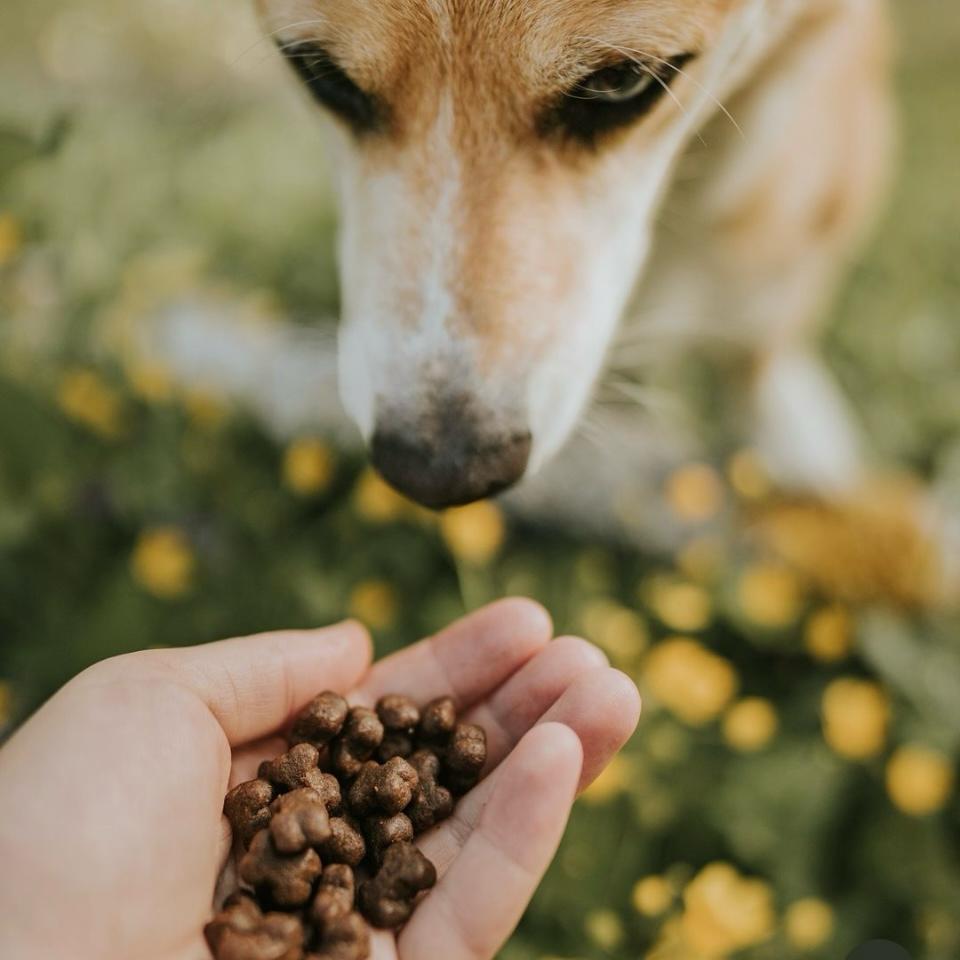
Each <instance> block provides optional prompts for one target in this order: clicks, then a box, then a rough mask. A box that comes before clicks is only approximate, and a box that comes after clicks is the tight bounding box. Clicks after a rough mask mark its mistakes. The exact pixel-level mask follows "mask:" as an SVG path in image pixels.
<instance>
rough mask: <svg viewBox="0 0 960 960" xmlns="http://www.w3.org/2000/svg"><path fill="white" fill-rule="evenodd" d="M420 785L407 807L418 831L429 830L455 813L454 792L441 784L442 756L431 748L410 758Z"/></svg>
mask: <svg viewBox="0 0 960 960" xmlns="http://www.w3.org/2000/svg"><path fill="white" fill-rule="evenodd" d="M409 763H410V766H412V767H413V769H414V770H416V771H417V776H418V777H419V781H420V782H419V785H418V786H417V789H416V792H415V793H414V795H413V800H411V801H410V806H408V807H407V808H406V814H407V816H408V817H409V818H410V821H411V823H412V824H413V829H414V830H415V831H416V832H417V833H423V832H424V831H425V830H429V829H430V828H431V827H432V826H434V825H435V824H438V823H440V821H441V820H446V819H447V818H448V817H449V816H450V815H451V814H452V813H453V794H452V793H451V792H450V791H449V790H448V789H447V788H446V787H444V786H441V784H440V758H439V757H438V756H437V755H436V754H435V753H433V752H432V751H431V750H418V751H417V752H416V753H415V754H414V755H413V756H412V757H410V760H409Z"/></svg>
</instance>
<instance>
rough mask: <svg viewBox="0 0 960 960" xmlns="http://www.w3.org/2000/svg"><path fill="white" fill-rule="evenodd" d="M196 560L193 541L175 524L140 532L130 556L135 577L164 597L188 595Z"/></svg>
mask: <svg viewBox="0 0 960 960" xmlns="http://www.w3.org/2000/svg"><path fill="white" fill-rule="evenodd" d="M195 566H196V561H195V559H194V555H193V550H192V548H191V546H190V542H189V540H188V539H187V537H186V535H185V534H184V533H183V531H182V530H179V529H177V528H176V527H154V528H153V529H151V530H145V531H144V532H143V533H141V534H140V537H139V539H138V540H137V543H136V546H135V547H134V550H133V556H132V558H131V569H132V572H133V577H134V579H135V580H136V581H137V583H139V584H140V586H141V587H143V589H144V590H146V591H147V592H148V593H152V594H153V595H154V596H156V597H160V598H161V599H163V600H173V599H176V598H177V597H180V596H182V595H183V594H185V593H186V592H187V591H188V590H189V589H190V586H191V583H192V580H193V574H194V568H195Z"/></svg>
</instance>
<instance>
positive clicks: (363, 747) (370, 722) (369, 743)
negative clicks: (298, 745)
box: [330, 707, 383, 779]
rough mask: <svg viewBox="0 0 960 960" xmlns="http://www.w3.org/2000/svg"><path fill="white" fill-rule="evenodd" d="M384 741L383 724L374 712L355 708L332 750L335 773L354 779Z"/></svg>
mask: <svg viewBox="0 0 960 960" xmlns="http://www.w3.org/2000/svg"><path fill="white" fill-rule="evenodd" d="M382 741H383V724H382V723H381V722H380V718H379V717H378V716H377V714H376V713H375V712H374V711H373V710H369V709H368V708H367V707H353V708H352V709H351V710H350V712H349V713H348V714H347V719H346V722H345V723H344V725H343V730H342V732H341V734H340V736H339V737H337V738H336V739H335V740H334V742H333V744H332V746H331V750H330V759H331V762H332V765H333V769H334V771H336V772H337V773H339V774H341V775H342V776H345V777H349V778H350V779H352V778H353V777H355V776H356V775H357V774H358V773H359V772H360V770H361V768H362V767H363V765H364V763H365V762H366V761H367V760H369V759H370V757H371V756H372V755H373V751H374V750H376V749H377V747H379V746H380V744H381V742H382Z"/></svg>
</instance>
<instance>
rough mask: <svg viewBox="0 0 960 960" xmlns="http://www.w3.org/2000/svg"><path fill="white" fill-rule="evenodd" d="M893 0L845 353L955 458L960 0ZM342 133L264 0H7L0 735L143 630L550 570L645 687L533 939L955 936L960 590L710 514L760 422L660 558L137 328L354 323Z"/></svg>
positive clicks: (876, 429) (697, 480)
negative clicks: (263, 11) (254, 404)
mask: <svg viewBox="0 0 960 960" xmlns="http://www.w3.org/2000/svg"><path fill="white" fill-rule="evenodd" d="M896 12H897V16H898V22H899V26H900V30H901V47H902V50H903V54H902V63H901V66H900V69H899V74H898V88H899V91H900V93H901V97H902V101H903V107H904V110H903V116H904V119H903V123H904V138H903V158H902V164H901V166H902V169H901V172H900V175H899V178H898V184H897V189H896V193H895V196H894V198H893V201H892V204H891V209H890V211H889V213H888V214H887V216H886V217H885V218H884V220H883V222H882V224H881V225H880V228H879V230H878V231H877V235H876V239H875V241H874V243H873V244H872V246H871V248H870V250H869V252H868V255H867V256H866V257H865V258H864V260H863V262H862V263H861V264H859V265H858V268H857V270H856V272H855V275H854V277H853V278H852V280H851V282H850V284H849V285H848V287H847V289H846V290H845V292H844V295H843V297H842V298H841V301H840V303H839V304H838V306H837V308H836V311H835V317H834V322H833V323H832V324H831V325H830V327H829V329H828V332H827V338H828V348H829V355H830V360H831V363H832V365H833V366H834V367H835V369H836V370H837V372H838V375H839V376H840V377H841V379H842V380H843V381H844V383H845V384H846V385H847V386H848V388H849V389H850V392H851V394H852V395H853V397H854V398H855V400H856V402H857V404H858V407H859V409H860V411H861V413H862V415H863V416H864V418H865V419H866V420H867V422H868V424H869V426H870V429H871V432H872V435H873V437H874V438H875V440H876V442H877V444H878V447H879V448H880V449H881V450H882V452H883V454H884V455H885V456H886V457H888V458H889V459H891V460H897V461H898V462H901V463H905V464H907V465H909V466H910V467H911V468H912V469H913V471H914V472H915V473H916V474H917V476H919V477H921V478H922V479H924V480H933V481H935V482H937V483H938V484H940V485H941V486H943V487H944V488H945V489H951V484H953V483H956V482H957V479H958V478H960V424H958V420H960V377H958V376H957V371H958V369H960V269H958V266H957V264H958V263H960V181H958V178H957V164H958V159H960V125H958V123H957V122H956V120H957V108H958V104H957V91H958V89H960V12H958V11H957V9H956V8H955V7H954V6H953V5H950V4H947V3H943V2H941V0H911V2H910V3H902V4H900V5H899V6H898V7H897V11H896ZM323 156H324V155H323V147H322V141H321V139H320V136H319V133H318V130H317V125H316V123H315V121H314V117H313V114H312V109H311V108H310V107H309V106H308V105H307V104H306V103H305V101H304V99H303V98H302V97H301V96H299V95H298V93H297V92H296V91H295V89H294V87H293V84H292V83H290V82H289V80H288V78H287V76H286V74H285V72H284V71H283V69H282V68H281V66H280V65H279V64H278V63H277V62H276V59H275V57H274V56H273V55H272V50H271V48H270V46H269V44H265V43H261V42H258V34H257V32H256V28H255V26H254V23H253V18H252V15H251V12H250V10H249V9H248V7H247V5H246V4H234V3H230V2H227V0H210V2H208V3H206V4H203V5H197V4H194V3H188V2H187V0H125V2H123V3H120V2H118V0H81V2H76V3H72V4H65V3H62V2H54V0H29V2H27V0H7V2H6V3H5V4H4V5H3V6H2V8H0V736H2V735H3V732H9V731H10V730H11V729H13V727H14V726H15V724H16V723H17V721H18V720H19V719H20V718H22V717H23V716H24V715H25V714H26V713H27V712H29V711H30V710H31V709H33V708H34V707H35V706H36V705H37V704H38V703H39V702H41V700H42V699H43V698H44V697H46V696H48V695H49V694H50V693H51V692H52V691H53V690H54V689H55V688H56V687H57V686H58V685H59V684H61V683H63V682H64V681H65V680H67V679H68V678H69V677H70V676H72V675H73V674H75V673H76V672H77V671H79V670H81V669H82V668H83V667H84V666H86V665H87V664H89V663H90V662H92V661H94V660H96V659H99V658H101V657H105V656H108V655H111V654H114V653H117V652H121V651H126V650H133V649H139V648H143V647H147V646H151V645H158V644H169V645H174V644H187V643H196V642H202V641H204V640H209V639H214V638H218V637H222V636H228V635H231V634H237V633H248V632H253V631H257V630H261V629H268V628H274V627H279V626H286V625H305V624H319V623H324V622H328V621H330V620H333V619H335V618H338V617H340V616H343V615H345V614H352V615H355V616H359V617H360V618H362V619H363V620H365V621H366V622H367V623H368V624H369V625H370V626H371V628H372V629H373V630H374V632H375V635H376V638H377V644H378V650H379V651H380V652H386V651H388V650H390V649H393V648H394V647H396V646H397V645H399V644H401V643H404V642H409V641H410V640H411V639H413V638H415V637H418V636H421V635H423V634H425V633H428V632H430V631H432V630H434V629H436V628H437V627H439V626H440V625H442V624H443V623H445V622H446V621H448V620H449V619H451V618H453V617H455V616H457V615H459V614H461V613H462V612H463V611H464V610H465V609H470V608H473V607H475V606H476V605H478V604H480V603H482V602H485V601H487V600H490V599H493V598H495V597H498V596H501V595H504V594H508V593H523V594H529V595H532V596H535V597H537V598H539V599H540V600H542V601H543V602H544V603H545V604H546V605H547V606H548V607H549V609H550V610H551V612H552V613H553V615H554V617H555V620H556V623H557V627H558V629H559V630H560V631H578V632H585V633H586V634H587V635H588V636H590V637H591V638H592V639H594V640H596V641H597V642H598V643H600V644H601V645H603V647H604V648H605V649H606V650H607V652H608V654H609V655H610V657H611V659H612V660H613V661H614V662H615V663H616V664H617V665H619V666H621V667H622V668H623V669H625V670H627V671H628V672H629V673H631V675H633V676H634V677H636V678H637V680H638V681H639V682H640V683H641V686H642V687H643V690H644V693H645V696H646V702H647V708H646V713H645V717H644V720H643V721H642V725H641V729H640V731H639V733H638V735H637V737H636V738H635V740H634V742H633V743H632V744H631V746H630V747H629V748H628V750H627V751H626V753H625V754H624V756H623V757H622V758H621V759H620V760H619V761H618V762H617V763H616V764H615V765H614V766H613V767H612V768H611V770H610V771H609V772H608V773H607V774H606V775H605V776H604V777H603V778H602V780H601V781H599V782H598V784H597V785H596V786H595V787H594V788H593V789H592V790H591V791H590V792H589V794H588V795H587V796H586V797H585V798H584V799H583V801H582V802H581V803H580V804H579V805H578V809H577V812H576V814H575V817H574V821H573V824H572V826H571V830H570V832H569V836H568V838H567V840H566V842H565V844H564V846H563V849H562V851H561V853H560V856H559V857H558V859H557V862H556V864H555V866H554V869H553V871H552V873H551V875H550V878H549V881H548V883H547V884H546V885H545V887H544V888H543V890H542V891H541V893H540V895H539V896H538V898H537V900H536V901H535V903H534V905H533V906H532V908H531V910H530V911H529V914H528V916H527V917H526V918H525V920H524V923H523V925H522V927H521V929H520V931H519V932H518V934H517V936H516V937H515V938H514V940H513V942H512V943H511V944H510V945H509V946H508V947H507V948H506V950H505V951H504V957H505V958H507V960H546V958H551V960H552V958H571V960H572V958H614V960H620V958H623V960H628V958H640V957H644V958H647V960H724V958H732V957H743V958H745V960H795V958H796V960H799V958H802V957H809V958H814V960H835V958H838V957H845V956H846V954H847V953H848V952H849V951H850V950H851V949H852V948H853V947H854V946H856V945H857V944H858V943H860V942H862V941H864V940H867V939H870V938H873V937H886V938H889V939H892V940H895V941H898V942H900V943H902V944H903V945H904V946H905V947H907V948H908V949H909V950H910V951H911V952H912V953H913V955H914V958H915V960H955V958H956V957H957V956H960V799H958V796H957V793H956V790H955V784H954V781H955V772H956V769H957V758H958V756H960V706H958V704H960V629H958V628H960V622H958V621H957V619H956V618H951V617H949V616H947V615H942V614H939V615H938V614H930V613H921V612H912V613H909V612H905V611H903V610H902V609H897V608H896V607H895V606H894V605H892V604H884V603H882V602H881V603H877V602H871V603H869V604H866V603H854V602H851V599H850V598H851V595H850V594H849V593H847V594H845V597H844V598H840V599H838V597H837V596H836V595H831V593H832V591H831V590H830V589H829V587H830V583H829V578H828V579H827V582H826V583H824V582H820V583H818V585H817V586H816V587H814V586H813V585H812V584H811V583H810V582H809V581H808V580H807V579H805V578H804V577H802V576H800V575H799V574H798V573H797V572H796V571H793V570H791V569H789V568H787V567H785V566H782V565H780V564H779V563H777V562H775V561H772V560H771V559H770V557H769V556H767V555H765V554H763V553H761V552H760V551H759V550H758V549H757V548H756V547H755V545H754V544H753V541H752V540H751V539H750V538H749V537H747V536H745V535H744V533H743V531H742V530H741V529H740V527H739V525H738V524H737V523H736V522H731V521H729V520H724V522H717V517H724V518H729V517H731V516H733V517H736V516H737V515H738V511H739V510H740V509H741V508H747V509H753V508H755V507H756V505H757V504H758V503H761V502H762V501H763V498H764V496H765V494H766V489H765V482H764V477H763V474H762V470H761V469H760V468H759V466H758V465H757V464H756V462H755V461H754V459H753V458H752V457H751V455H750V454H749V452H741V453H740V454H738V455H735V456H732V457H729V458H724V459H723V460H722V461H720V462H718V463H717V464H716V465H714V466H705V465H696V464H691V465H689V466H687V467H684V468H681V469H680V470H678V471H677V472H675V473H674V474H673V475H672V476H670V477H668V478H667V479H666V482H665V483H664V485H663V487H662V489H661V490H658V491H657V494H656V497H655V499H654V501H653V502H651V503H650V505H649V506H650V509H651V510H655V511H665V512H669V513H672V514H673V516H674V517H675V519H676V521H677V523H678V524H680V525H681V526H682V527H683V528H684V529H685V530H686V531H687V534H686V536H685V538H684V542H683V543H682V545H681V546H680V547H679V548H678V549H677V550H676V551H675V552H673V553H671V554H670V555H642V554H640V553H637V552H636V551H633V550H629V549H626V548H625V547H622V546H616V545H605V544H602V543H597V542H595V541H593V542H586V541H584V540H583V539H578V538H576V537H574V536H572V535H570V534H568V533H564V532H563V531H562V530H555V529H550V528H547V527H544V526H538V527H533V526H530V525H524V524H522V523H519V522H517V521H516V520H514V519H512V518H509V517H507V516H506V515H505V514H504V513H503V512H502V511H501V510H500V508H498V507H497V506H493V505H489V504H485V505H481V506H478V507H474V508H470V509H468V510H465V511H456V512H454V513H451V514H448V515H446V516H444V517H443V518H440V519H439V520H438V519H436V518H433V517H430V516H428V515H426V514H424V513H423V512H421V511H418V510H414V509H413V508H411V507H409V506H408V505H407V504H405V503H404V502H402V501H400V500H399V499H398V498H396V497H395V496H394V495H392V494H391V493H390V492H389V491H388V490H386V489H385V488H384V487H383V486H382V485H381V484H380V483H379V482H378V481H377V480H376V479H375V478H374V477H373V476H372V475H371V474H370V473H369V472H367V471H366V469H365V468H364V466H363V464H362V462H361V461H360V459H359V458H358V457H357V456H356V455H355V454H354V453H352V452H350V451H349V450H347V449H343V448H341V445H340V444H339V442H338V440H337V438H336V437H335V436H333V435H327V434H325V433H324V432H323V431H320V430H311V429H307V428H306V427H303V428H300V429H298V430H296V431H295V432H294V436H292V437H284V438H278V437H277V435H276V433H275V432H274V431H272V430H270V429H268V428H267V426H265V425H264V424H263V423H262V422H260V421H259V420H258V419H257V418H256V417H255V416H253V415H252V414H251V413H250V412H248V411H245V410H244V409H243V408H242V407H241V406H238V405H237V404H235V403H233V402H231V399H230V398H229V397H228V396H225V395H223V394H222V393H220V392H218V391H217V390H215V389H204V388H203V387H202V386H201V387H198V386H197V384H195V383H194V384H192V385H191V386H190V387H189V388H185V387H183V386H181V385H180V384H178V383H177V382H176V380H175V378H174V377H173V376H172V375H171V372H170V371H169V370H167V369H165V368H164V366H163V365H162V364H159V363H153V362H149V361H146V360H144V358H143V356H142V355H136V354H133V353H131V352H130V350H129V346H130V338H131V330H136V329H137V328H138V324H140V323H141V322H143V321H147V322H149V318H150V317H151V316H153V315H154V314H156V313H158V312H159V311H162V310H163V309H165V307H166V306H168V305H169V304H172V303H177V302H180V301H184V300H187V301H189V302H190V303H192V304H203V305H207V306H208V307H209V308H210V309H211V310H214V311H218V312H220V313H223V314H224V315H226V316H230V317H235V318H236V320H237V323H238V324H244V325H247V326H250V327H253V328H257V327H259V326H265V327H270V325H272V324H277V323H280V322H281V321H291V320H292V321H293V322H295V323H297V324H300V325H302V327H303V328H304V330H305V331H308V332H310V335H313V331H316V330H321V329H327V328H328V326H329V318H330V317H332V316H334V315H335V313H336V306H337V302H336V301H337V296H336V288H335V276H334V269H333V217H332V211H331V205H330V198H329V188H328V186H327V181H326V171H325V169H324V162H323ZM318 335H320V334H318ZM697 389H701V390H702V389H704V387H703V385H702V384H701V385H700V386H699V387H698V386H697V385H695V384H691V385H690V390H691V392H696V390H697ZM953 489H960V487H953ZM891 549H895V547H894V548H891ZM829 559H831V558H827V557H825V558H824V563H825V564H826V563H827V561H828V560H829ZM833 562H834V564H835V563H836V558H833ZM841 574H842V571H841ZM839 575H840V574H838V576H839Z"/></svg>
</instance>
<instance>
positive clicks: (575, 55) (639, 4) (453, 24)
mask: <svg viewBox="0 0 960 960" xmlns="http://www.w3.org/2000/svg"><path fill="white" fill-rule="evenodd" d="M258 2H259V4H260V7H261V9H262V10H263V11H264V13H265V16H266V18H267V25H268V28H269V29H270V30H271V31H272V32H274V34H275V35H277V36H280V37H283V38H285V39H290V38H298V37H302V38H307V37H309V38H312V39H317V40H319V41H321V42H323V43H324V44H325V45H326V46H327V47H328V48H329V49H330V50H331V52H332V53H333V54H334V55H335V56H336V57H337V58H338V60H339V61H340V62H341V63H343V64H344V65H345V66H347V67H348V68H350V69H351V70H353V71H354V72H355V73H358V74H360V75H361V76H362V77H363V78H364V79H365V80H366V81H367V82H368V83H369V84H372V85H374V86H387V85H389V84H390V83H392V82H393V81H394V80H395V79H396V77H397V75H398V74H400V73H402V74H404V75H409V74H410V73H417V72H421V73H423V72H433V73H434V74H436V73H437V72H438V71H440V70H447V71H448V72H449V71H450V70H455V69H458V68H459V69H469V70H471V71H472V72H474V73H488V74H491V75H495V76H503V71H504V69H509V71H510V74H509V76H510V78H511V81H512V82H514V83H524V82H528V83H530V84H534V85H539V84H544V83H553V82H556V81H558V80H561V81H562V79H563V78H564V73H565V72H566V71H568V70H569V71H571V72H575V71H576V69H577V68H578V66H579V64H581V63H582V62H583V61H584V60H585V59H589V57H590V56H591V55H594V54H596V53H597V52H598V51H602V50H604V49H606V50H609V49H610V47H611V45H612V46H613V47H617V46H629V47H630V48H631V49H637V48H640V52H642V51H649V52H650V53H653V54H655V55H659V56H665V55H673V54H676V53H680V52H687V51H691V50H697V49H699V48H700V47H701V46H703V45H704V44H705V43H706V42H707V40H708V38H709V36H710V34H711V32H712V30H713V29H714V27H715V26H716V25H717V23H718V22H719V21H720V19H721V18H722V14H723V13H724V12H725V11H726V10H728V9H729V8H730V7H731V6H734V5H736V3H737V0H258Z"/></svg>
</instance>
